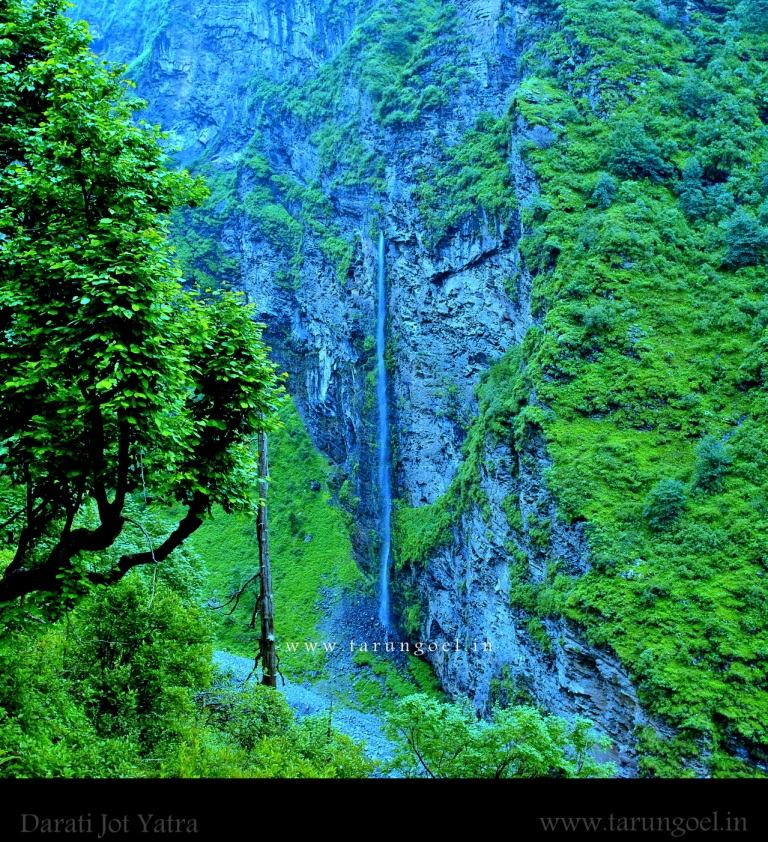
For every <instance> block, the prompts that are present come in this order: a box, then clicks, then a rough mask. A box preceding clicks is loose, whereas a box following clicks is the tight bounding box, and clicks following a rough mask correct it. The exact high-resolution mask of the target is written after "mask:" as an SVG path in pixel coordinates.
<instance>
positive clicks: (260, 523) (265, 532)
mask: <svg viewBox="0 0 768 842" xmlns="http://www.w3.org/2000/svg"><path fill="white" fill-rule="evenodd" d="M268 478H269V457H268V454H267V435H266V433H264V432H261V433H259V515H258V519H257V521H256V536H257V539H258V543H259V584H260V592H259V613H260V614H261V639H260V641H259V649H260V654H261V667H262V677H261V683H262V684H266V685H267V686H268V687H277V653H276V652H275V610H274V606H273V604H272V569H271V567H270V564H269V527H268V523H267V485H268V482H267V480H268Z"/></svg>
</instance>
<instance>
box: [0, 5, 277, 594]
mask: <svg viewBox="0 0 768 842" xmlns="http://www.w3.org/2000/svg"><path fill="white" fill-rule="evenodd" d="M62 9H63V4H62V3H59V2H57V0H53V2H33V3H21V2H11V3H8V4H5V5H4V6H3V9H2V12H0V34H1V35H2V36H3V37H2V38H0V65H1V66H2V70H3V72H2V74H0V171H2V179H0V207H1V208H2V210H0V273H1V274H2V286H0V325H2V328H3V332H4V337H5V341H4V343H3V345H2V347H0V379H1V380H2V385H1V386H0V406H1V407H2V408H1V409H0V453H2V456H3V458H2V462H1V463H0V477H1V478H2V479H3V480H4V481H5V482H7V483H9V484H10V486H11V487H12V488H14V489H17V490H18V496H19V497H23V498H24V503H23V504H21V503H20V504H19V505H23V506H25V507H26V508H25V514H24V517H20V518H19V519H18V520H17V521H16V522H15V524H14V535H13V541H14V543H15V546H16V554H15V557H14V559H13V561H12V562H11V564H10V565H9V566H8V567H7V568H6V569H5V571H4V576H3V578H2V580H1V581H0V600H2V601H6V602H7V601H9V600H12V599H13V598H14V597H17V596H20V595H23V594H26V593H30V592H42V593H44V594H45V593H49V594H50V593H52V594H62V593H64V594H65V595H67V596H68V597H75V596H76V595H77V593H78V592H80V591H81V590H82V589H83V588H84V587H85V586H86V585H87V584H88V583H102V582H103V583H109V582H112V581H115V580H116V579H119V578H120V577H121V576H122V575H124V574H125V572H126V571H127V570H129V569H131V567H133V566H135V565H138V564H143V563H150V562H151V561H153V560H156V561H162V560H163V559H164V558H165V557H167V555H168V554H169V553H170V552H172V550H173V549H174V548H175V547H176V546H178V544H179V543H181V542H182V541H183V540H184V538H186V537H187V535H188V534H189V533H190V532H191V531H194V529H195V528H196V527H197V526H198V525H199V523H200V522H201V521H202V518H203V517H204V515H205V513H206V511H207V510H208V509H209V508H210V506H211V505H214V504H219V505H221V506H223V507H224V508H225V509H228V510H233V509H235V508H241V509H242V508H246V507H248V506H250V504H251V500H250V498H249V496H248V495H244V494H243V491H242V489H243V482H242V477H243V475H245V474H249V473H253V471H254V469H255V460H254V456H253V449H252V448H251V447H250V440H251V438H252V437H253V435H254V434H255V433H256V431H257V430H259V429H262V428H264V427H265V426H269V423H270V422H269V418H270V416H271V415H272V413H273V412H274V410H275V409H276V407H277V405H278V404H279V400H280V392H281V388H280V387H279V383H278V378H277V376H276V373H275V367H274V365H273V364H272V363H271V362H270V361H269V359H268V357H267V351H266V348H265V347H264V345H263V344H262V342H261V331H260V328H259V327H258V326H257V325H256V324H255V323H254V322H253V321H252V318H251V313H250V312H249V310H248V309H247V308H243V307H242V306H241V304H240V302H239V301H238V300H236V299H235V297H234V296H232V295H231V294H229V293H225V292H218V293H215V294H212V295H210V296H208V297H206V298H199V297H198V296H196V295H194V294H192V293H190V292H187V291H185V290H184V289H183V288H182V287H181V285H180V283H179V272H178V269H177V268H176V266H175V264H174V261H173V257H172V252H171V249H170V246H169V244H168V239H167V219H166V218H165V216H164V215H167V214H168V213H170V212H171V211H172V210H173V209H174V208H177V207H179V206H181V205H184V204H189V203H192V204H194V203H197V202H199V201H200V200H202V198H203V196H204V195H205V189H204V187H203V185H202V183H201V182H199V181H194V180H193V179H192V178H191V177H190V176H189V175H188V174H187V173H185V172H177V171H174V170H170V169H167V167H166V165H165V159H164V154H163V152H162V148H161V144H160V141H161V140H162V135H160V133H159V132H158V131H156V130H153V129H150V128H148V127H147V126H146V125H144V124H140V123H138V124H137V123H136V122H135V120H134V115H135V113H136V111H137V110H138V109H139V108H140V107H141V103H140V102H138V101H137V100H136V99H135V98H133V97H132V96H130V95H129V93H128V91H127V85H126V84H125V83H123V82H121V81H120V78H119V71H118V70H116V69H112V68H109V67H107V66H105V65H103V64H101V63H100V62H99V61H98V60H97V59H96V57H95V56H94V55H93V54H92V53H91V52H90V50H89V47H88V44H89V39H88V35H87V32H86V30H85V28H84V27H82V26H80V25H75V24H73V23H71V22H70V21H69V20H68V19H67V18H66V17H65V16H64V14H63V12H62ZM8 35H12V36H13V37H11V38H9V37H7V36H8ZM144 481H146V484H147V485H148V486H150V488H151V493H152V496H153V497H154V498H155V499H156V500H158V501H159V500H165V501H173V500H176V501H178V502H179V503H182V504H184V505H185V506H187V515H186V516H185V518H184V519H183V520H182V521H180V523H179V525H178V529H177V530H176V531H175V532H174V533H172V534H171V536H169V537H168V539H167V541H165V542H164V543H163V544H161V545H160V546H159V547H157V548H156V550H155V551H154V558H153V554H152V553H150V552H148V551H145V552H142V553H136V554H133V555H132V556H124V557H122V558H120V559H119V561H118V564H117V565H116V566H115V567H114V568H112V569H111V570H107V571H103V570H102V571H96V570H94V569H93V568H92V567H89V565H88V564H87V563H84V558H83V557H82V556H83V555H84V554H86V553H94V552H99V551H102V550H104V549H106V548H108V547H110V546H111V545H112V544H113V543H114V542H115V540H116V539H117V537H118V536H119V535H120V532H121V531H122V529H123V527H124V525H125V519H124V515H123V510H124V507H125V504H126V500H127V499H128V495H130V494H131V493H132V492H133V491H135V490H137V489H138V488H139V485H140V484H141V483H142V482H144ZM90 505H93V506H95V509H96V511H98V515H99V519H98V524H97V525H96V526H95V527H94V528H91V529H88V528H85V527H84V526H82V525H81V523H80V520H79V519H80V518H81V517H82V516H84V513H85V510H86V508H87V507H88V506H90ZM4 517H5V513H4ZM43 602H44V604H45V605H47V606H48V607H50V602H49V600H48V598H47V597H43Z"/></svg>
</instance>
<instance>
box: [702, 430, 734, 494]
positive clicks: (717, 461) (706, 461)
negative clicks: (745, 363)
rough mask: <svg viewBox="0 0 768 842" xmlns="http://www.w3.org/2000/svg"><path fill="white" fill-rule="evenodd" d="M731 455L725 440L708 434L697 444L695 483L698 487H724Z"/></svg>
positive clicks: (709, 489) (712, 488) (713, 489)
mask: <svg viewBox="0 0 768 842" xmlns="http://www.w3.org/2000/svg"><path fill="white" fill-rule="evenodd" d="M730 463H731V457H730V455H729V454H728V451H727V450H726V448H725V445H724V444H723V442H722V441H721V440H720V439H718V438H716V437H715V436H707V437H706V438H704V439H702V440H701V441H700V442H699V444H698V445H697V446H696V467H695V469H694V478H693V484H694V487H696V488H703V489H705V490H706V491H716V490H718V489H720V488H721V487H722V483H723V475H724V474H725V472H726V471H727V470H728V466H729V465H730Z"/></svg>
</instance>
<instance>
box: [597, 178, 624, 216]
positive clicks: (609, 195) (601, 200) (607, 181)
mask: <svg viewBox="0 0 768 842" xmlns="http://www.w3.org/2000/svg"><path fill="white" fill-rule="evenodd" d="M617 187H618V185H617V183H616V179H615V178H614V177H613V176H612V175H609V174H608V173H607V172H603V173H600V175H599V176H598V178H597V183H596V184H595V189H594V190H593V191H592V201H594V202H595V203H596V204H597V206H598V207H599V208H600V210H606V209H607V208H609V207H610V206H611V205H612V204H613V200H614V199H615V198H616V190H617Z"/></svg>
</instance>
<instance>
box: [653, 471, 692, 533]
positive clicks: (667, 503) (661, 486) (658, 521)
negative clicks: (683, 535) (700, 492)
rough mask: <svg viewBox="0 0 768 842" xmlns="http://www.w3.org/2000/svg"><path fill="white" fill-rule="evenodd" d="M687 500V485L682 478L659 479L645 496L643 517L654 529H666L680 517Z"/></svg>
mask: <svg viewBox="0 0 768 842" xmlns="http://www.w3.org/2000/svg"><path fill="white" fill-rule="evenodd" d="M685 502H686V494H685V486H684V485H683V483H682V482H680V480H678V479H663V480H659V482H657V483H656V485H654V486H653V488H652V489H651V490H650V491H649V492H648V496H647V497H646V498H645V504H644V505H643V517H644V518H645V519H646V520H647V521H648V523H649V525H650V526H651V528H652V529H664V528H666V527H667V526H669V525H670V524H672V523H673V522H674V521H676V520H677V519H678V518H679V517H680V515H681V514H682V513H683V510H684V509H685Z"/></svg>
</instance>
